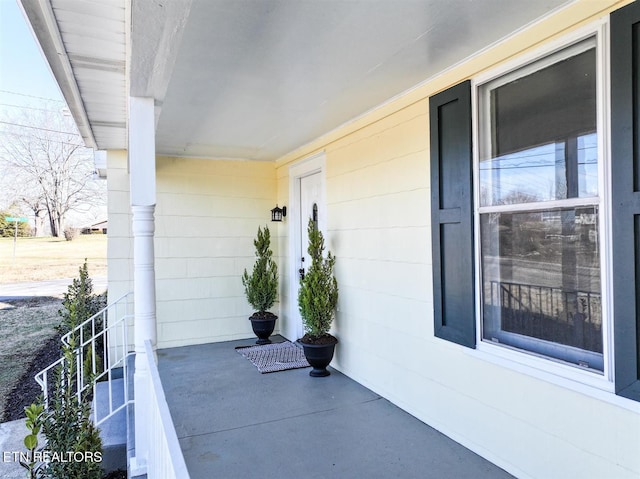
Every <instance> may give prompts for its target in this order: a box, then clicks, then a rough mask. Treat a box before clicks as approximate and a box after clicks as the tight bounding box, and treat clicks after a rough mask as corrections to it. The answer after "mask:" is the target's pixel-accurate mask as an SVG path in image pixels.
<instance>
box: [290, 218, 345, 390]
mask: <svg viewBox="0 0 640 479" xmlns="http://www.w3.org/2000/svg"><path fill="white" fill-rule="evenodd" d="M307 231H308V234H309V248H308V249H307V251H308V253H309V255H310V256H311V267H310V268H309V271H308V272H307V273H306V274H305V275H304V276H303V277H302V279H301V280H300V290H299V291H298V308H299V309H300V315H301V316H302V322H303V324H304V329H305V335H304V336H303V337H302V338H301V339H300V340H299V342H300V343H301V344H302V347H303V349H304V354H305V356H306V358H307V361H308V362H309V364H310V365H311V366H312V367H313V369H312V370H311V372H309V375H310V376H313V377H323V376H328V375H329V374H330V373H329V371H327V366H328V365H329V363H330V362H331V360H332V359H333V353H334V350H335V346H336V344H337V342H338V339H337V338H336V337H335V336H332V335H331V334H329V329H330V328H331V323H332V322H333V319H334V317H335V312H336V306H337V304H338V281H337V280H336V278H335V277H334V276H333V267H334V265H335V262H336V258H335V256H333V255H332V254H331V252H328V253H327V256H326V257H324V256H323V253H324V237H323V236H322V232H321V231H319V230H318V228H317V227H316V223H315V222H314V221H313V220H311V219H310V220H309V226H308V228H307Z"/></svg>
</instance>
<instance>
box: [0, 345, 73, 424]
mask: <svg viewBox="0 0 640 479" xmlns="http://www.w3.org/2000/svg"><path fill="white" fill-rule="evenodd" d="M60 344H61V343H60V336H58V335H55V336H53V337H51V338H49V339H48V340H47V341H46V342H45V343H44V344H43V345H42V347H41V348H40V349H39V350H38V354H37V355H36V357H35V358H34V360H33V362H32V363H31V366H29V369H28V370H27V372H25V373H24V374H23V375H22V377H21V378H20V381H18V384H16V386H15V387H14V388H13V389H12V390H11V392H10V393H9V396H8V397H7V404H6V406H5V410H4V414H3V416H2V420H0V422H6V421H15V420H17V419H24V417H25V416H24V408H25V407H26V406H29V405H30V404H31V403H33V402H34V401H35V400H36V398H37V397H38V396H39V395H40V394H41V393H42V390H41V389H40V386H39V385H38V383H37V382H36V380H35V379H34V376H35V375H36V374H37V373H39V372H40V371H42V370H43V369H44V368H46V367H47V366H49V365H50V364H51V363H53V362H55V361H57V360H58V359H60V355H61V354H62V353H61V349H60Z"/></svg>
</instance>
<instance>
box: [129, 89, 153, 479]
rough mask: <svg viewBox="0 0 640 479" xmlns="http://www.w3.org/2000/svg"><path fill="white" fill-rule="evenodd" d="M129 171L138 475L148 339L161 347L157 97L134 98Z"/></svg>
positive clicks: (136, 471)
mask: <svg viewBox="0 0 640 479" xmlns="http://www.w3.org/2000/svg"><path fill="white" fill-rule="evenodd" d="M129 172H130V192H131V210H132V213H133V224H132V231H133V265H134V271H133V294H134V313H135V320H134V324H135V350H136V360H135V372H134V394H135V443H136V444H135V447H136V449H135V457H134V458H132V460H131V464H130V466H131V470H132V473H133V475H140V474H144V473H146V467H147V458H148V457H149V454H148V452H149V451H148V449H147V445H148V444H149V434H150V432H151V428H150V424H149V418H148V416H147V414H146V410H147V409H148V408H147V404H148V402H149V398H148V395H149V392H148V388H149V368H148V366H147V358H146V354H145V348H144V342H145V340H150V341H151V344H152V345H153V349H154V351H155V347H156V338H157V333H156V284H155V257H154V250H153V234H154V231H155V223H154V216H153V214H154V211H155V203H156V151H155V116H154V100H153V98H138V97H130V98H129Z"/></svg>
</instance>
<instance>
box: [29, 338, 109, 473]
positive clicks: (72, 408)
mask: <svg viewBox="0 0 640 479" xmlns="http://www.w3.org/2000/svg"><path fill="white" fill-rule="evenodd" d="M76 348H77V339H76V338H75V337H74V336H73V335H72V336H71V338H70V341H69V346H66V345H65V346H64V347H63V351H64V361H63V362H62V364H61V365H60V366H58V368H57V370H56V376H55V383H54V387H53V394H52V395H51V397H50V398H49V409H48V411H47V413H46V414H45V416H44V420H43V424H42V431H43V433H44V435H45V437H46V438H47V445H46V446H45V451H49V452H50V458H51V461H50V462H49V463H48V465H47V474H48V475H49V477H54V478H60V479H62V478H72V477H77V478H83V479H100V478H101V477H102V468H101V467H100V461H101V460H102V440H101V439H100V433H99V430H98V428H97V427H96V426H95V425H94V424H93V422H92V421H91V417H90V416H91V406H90V400H89V398H88V396H87V394H85V393H83V394H80V397H78V394H77V386H78V384H77V379H78V375H77V372H78V371H77V363H76V355H77V349H76ZM89 391H91V389H89V390H87V393H88V392H89ZM74 453H79V454H78V455H80V457H81V459H82V458H84V460H78V458H77V455H76V454H74ZM69 454H73V456H72V460H69V457H68V455H69ZM92 459H93V460H92Z"/></svg>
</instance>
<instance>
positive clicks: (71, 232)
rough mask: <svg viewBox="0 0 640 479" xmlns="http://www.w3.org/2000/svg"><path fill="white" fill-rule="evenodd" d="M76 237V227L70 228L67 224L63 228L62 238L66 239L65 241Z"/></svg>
mask: <svg viewBox="0 0 640 479" xmlns="http://www.w3.org/2000/svg"><path fill="white" fill-rule="evenodd" d="M77 237H78V228H71V227H70V226H67V227H66V228H65V229H64V239H66V240H67V241H73V240H74V239H76V238H77Z"/></svg>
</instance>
